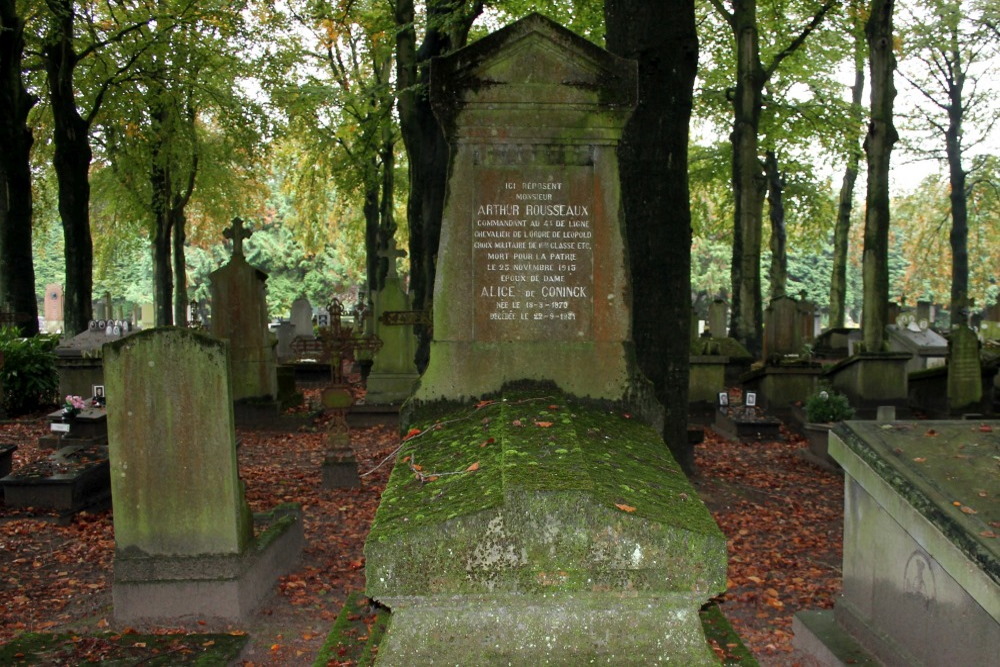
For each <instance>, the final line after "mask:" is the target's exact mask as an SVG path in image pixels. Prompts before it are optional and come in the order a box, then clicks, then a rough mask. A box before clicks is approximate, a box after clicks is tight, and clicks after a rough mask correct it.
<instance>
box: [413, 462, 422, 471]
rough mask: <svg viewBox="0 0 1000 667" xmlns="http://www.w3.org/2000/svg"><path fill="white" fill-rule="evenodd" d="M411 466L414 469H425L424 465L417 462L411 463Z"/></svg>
mask: <svg viewBox="0 0 1000 667" xmlns="http://www.w3.org/2000/svg"><path fill="white" fill-rule="evenodd" d="M410 468H411V469H412V470H423V469H424V467H423V466H421V465H417V464H416V463H413V464H411V465H410Z"/></svg>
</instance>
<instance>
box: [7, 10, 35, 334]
mask: <svg viewBox="0 0 1000 667" xmlns="http://www.w3.org/2000/svg"><path fill="white" fill-rule="evenodd" d="M15 5H16V3H15V0H0V27H2V30H0V108H2V109H4V110H5V112H4V113H3V114H0V146H4V149H3V150H0V310H4V311H7V312H9V313H11V314H12V315H13V316H14V318H15V324H16V325H17V327H18V329H19V330H20V332H21V335H22V336H34V335H35V334H37V333H38V301H37V300H36V296H35V269H34V264H33V263H32V251H31V216H32V198H31V161H30V155H31V145H32V143H34V137H33V136H32V132H31V128H29V127H28V124H27V120H28V112H29V111H31V108H32V107H33V106H35V102H37V101H38V100H37V98H36V97H34V96H33V95H29V94H28V92H27V90H26V89H25V87H24V80H23V79H22V77H21V71H22V57H23V54H24V20H23V19H22V18H21V17H19V16H18V15H17V8H16V6H15Z"/></svg>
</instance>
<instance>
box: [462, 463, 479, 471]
mask: <svg viewBox="0 0 1000 667" xmlns="http://www.w3.org/2000/svg"><path fill="white" fill-rule="evenodd" d="M477 470H479V461H476V462H475V463H473V464H472V465H471V466H469V467H468V468H466V469H465V472H476V471H477Z"/></svg>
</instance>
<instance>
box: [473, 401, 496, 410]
mask: <svg viewBox="0 0 1000 667" xmlns="http://www.w3.org/2000/svg"><path fill="white" fill-rule="evenodd" d="M494 403H496V401H479V402H478V403H476V410H481V409H482V408H485V407H486V406H487V405H493V404H494Z"/></svg>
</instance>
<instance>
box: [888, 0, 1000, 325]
mask: <svg viewBox="0 0 1000 667" xmlns="http://www.w3.org/2000/svg"><path fill="white" fill-rule="evenodd" d="M909 10H910V11H909V12H907V14H906V15H905V16H906V20H905V24H904V26H903V29H902V30H901V34H902V37H903V40H902V41H903V45H904V53H903V63H904V65H908V67H904V68H901V75H902V78H903V79H904V80H905V81H906V82H907V83H908V84H909V85H910V86H911V87H912V88H913V89H915V90H916V91H917V92H918V93H919V95H918V102H917V105H916V106H917V108H916V110H915V112H914V115H915V118H914V119H913V121H914V124H915V125H916V127H917V129H918V130H922V131H921V132H920V135H921V139H922V140H923V141H921V143H920V145H919V146H918V147H917V148H916V150H917V152H918V153H921V154H923V155H929V156H930V157H936V158H939V159H941V161H942V162H944V163H945V164H946V165H947V171H948V177H949V181H950V184H951V188H950V192H949V198H950V204H951V237H950V239H951V309H950V312H951V315H952V323H957V322H960V321H962V322H964V321H965V319H963V317H967V314H968V309H969V305H970V304H969V247H968V238H969V211H968V204H967V199H968V195H969V191H968V190H969V188H968V184H967V176H968V171H967V168H966V164H965V161H966V159H967V157H968V154H969V151H970V150H971V149H973V148H974V147H975V146H976V144H979V143H982V141H983V140H984V139H985V138H986V137H987V136H988V134H989V131H990V130H991V129H992V128H993V127H994V126H995V125H996V123H997V122H998V121H1000V108H998V106H997V104H996V102H997V95H998V92H1000V89H998V87H997V86H996V85H993V86H991V81H990V79H991V77H990V76H988V75H987V74H986V73H987V72H989V71H990V70H991V66H990V64H989V63H990V61H991V60H992V59H995V58H997V57H998V56H1000V40H998V39H997V38H996V37H995V36H994V35H991V34H990V32H989V31H988V30H984V27H985V26H987V25H988V21H989V19H988V14H987V13H986V12H985V11H984V8H983V6H982V5H980V4H979V3H977V2H975V1H973V0H924V1H922V2H918V3H916V4H915V5H914V6H910V7H909ZM984 66H985V67H984ZM928 134H930V135H932V136H931V137H927V136H926V135H928ZM934 135H936V136H934ZM931 142H932V143H931ZM928 144H930V145H933V146H935V148H932V149H929V150H928V149H927V148H926V146H927V145H928ZM963 313H964V315H963Z"/></svg>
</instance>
